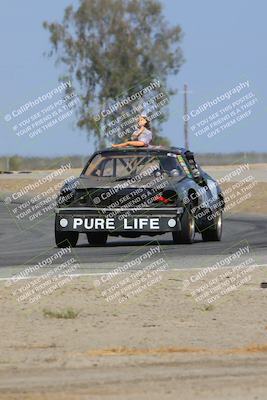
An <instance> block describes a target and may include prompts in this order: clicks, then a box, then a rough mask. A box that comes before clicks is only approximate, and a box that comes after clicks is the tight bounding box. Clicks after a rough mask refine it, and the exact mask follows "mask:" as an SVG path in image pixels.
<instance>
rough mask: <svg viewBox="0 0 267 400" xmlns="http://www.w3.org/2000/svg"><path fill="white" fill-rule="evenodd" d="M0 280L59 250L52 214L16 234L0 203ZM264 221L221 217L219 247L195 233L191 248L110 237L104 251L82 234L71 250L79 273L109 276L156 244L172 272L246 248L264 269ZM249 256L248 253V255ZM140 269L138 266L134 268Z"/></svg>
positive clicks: (157, 239) (161, 239)
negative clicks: (237, 248)
mask: <svg viewBox="0 0 267 400" xmlns="http://www.w3.org/2000/svg"><path fill="white" fill-rule="evenodd" d="M0 223H1V229H0V278H6V277H9V276H11V274H14V273H15V272H18V271H20V270H21V269H24V268H25V267H26V266H27V265H35V264H36V263H37V262H38V261H40V260H43V259H44V258H45V257H47V256H49V255H50V254H54V253H55V252H56V251H58V249H57V248H56V247H55V244H54V215H50V216H49V217H48V218H47V219H46V220H43V221H41V222H40V223H38V224H36V225H35V226H34V227H32V228H31V229H30V230H24V231H23V230H19V229H18V227H17V225H16V224H15V223H14V220H13V219H12V217H11V216H10V215H9V213H8V210H7V207H6V206H5V205H4V204H3V203H0ZM266 237H267V217H261V216H251V215H248V216H244V215H234V216H229V217H227V218H225V220H224V233H223V239H222V241H221V242H206V243H205V242H203V241H202V240H201V237H200V235H199V234H197V235H196V237H195V243H194V244H192V245H174V244H173V243H172V240H171V235H169V234H166V235H162V236H154V237H153V238H151V237H148V236H143V237H140V238H137V239H126V238H120V237H119V238H109V239H108V242H107V245H106V246H104V247H93V246H90V245H88V243H87V239H86V236H85V235H83V234H82V235H80V238H79V242H78V245H77V247H76V248H75V249H73V253H74V254H75V256H76V258H77V260H78V261H79V265H80V267H79V270H77V272H78V273H82V274H88V273H98V272H100V273H102V272H108V271H110V270H112V269H113V268H116V266H117V265H120V264H121V263H123V262H124V263H125V260H127V259H129V258H130V257H131V254H135V253H136V252H137V251H139V250H140V249H142V248H144V247H150V246H152V245H153V246H155V245H159V246H160V248H161V250H162V252H163V253H164V257H165V258H166V260H167V262H168V266H169V267H170V268H172V269H184V268H190V267H191V268H192V267H195V268H196V267H197V268H202V267H206V266H209V265H212V264H213V263H215V262H216V261H217V260H218V258H222V257H225V256H226V255H227V254H231V253H233V248H234V247H238V246H244V245H246V244H247V245H249V247H250V252H251V253H252V257H253V259H254V260H255V263H256V264H258V265H265V264H267V241H266ZM250 255H251V254H250ZM136 269H138V266H137V267H136Z"/></svg>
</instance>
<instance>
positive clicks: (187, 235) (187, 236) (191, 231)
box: [172, 209, 196, 244]
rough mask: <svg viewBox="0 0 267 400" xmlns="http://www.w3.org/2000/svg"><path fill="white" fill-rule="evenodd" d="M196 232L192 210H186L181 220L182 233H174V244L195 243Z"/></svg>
mask: <svg viewBox="0 0 267 400" xmlns="http://www.w3.org/2000/svg"><path fill="white" fill-rule="evenodd" d="M195 230H196V227H195V218H194V216H193V215H192V213H191V209H186V210H185V211H184V213H183V216H182V218H181V231H176V232H172V239H173V243H174V244H180V243H187V244H191V243H193V242H194V237H195Z"/></svg>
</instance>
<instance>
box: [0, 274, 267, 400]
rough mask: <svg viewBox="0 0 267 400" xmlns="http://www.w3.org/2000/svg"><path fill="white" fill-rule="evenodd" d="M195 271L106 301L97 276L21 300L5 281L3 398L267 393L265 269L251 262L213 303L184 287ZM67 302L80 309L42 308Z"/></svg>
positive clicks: (166, 277) (1, 365)
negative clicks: (243, 276)
mask: <svg viewBox="0 0 267 400" xmlns="http://www.w3.org/2000/svg"><path fill="white" fill-rule="evenodd" d="M195 273H196V270H191V271H190V270H188V271H186V272H185V271H178V272H173V271H172V272H171V271H167V272H166V271H165V272H163V275H162V279H161V280H160V281H159V282H158V283H157V284H156V285H154V286H153V287H152V288H150V289H147V290H145V291H144V292H143V293H142V294H141V295H139V296H137V297H134V298H131V299H128V301H126V302H125V303H124V304H111V303H108V302H107V301H106V300H105V299H104V298H103V296H102V294H101V291H100V290H98V289H96V288H95V287H94V284H93V278H91V277H86V278H75V279H73V280H72V281H71V283H69V284H67V285H65V286H64V287H63V288H62V289H58V290H56V291H55V292H54V293H53V294H51V295H49V296H46V297H43V298H42V299H41V300H40V301H39V302H38V303H36V304H33V305H29V304H18V303H17V301H16V299H15V297H14V296H13V295H12V292H11V288H10V287H5V285H4V282H3V281H2V282H1V286H0V287H1V291H0V293H1V314H0V324H1V331H2V335H1V341H0V354H1V361H0V392H1V394H0V399H33V398H34V399H48V398H49V399H52V400H53V399H76V398H77V399H87V398H89V397H88V395H91V396H93V397H90V398H103V397H105V398H109V399H113V398H114V399H115V398H116V399H118V398H121V399H132V398H133V399H134V398H139V399H143V398H147V397H146V395H147V394H148V393H149V394H150V396H151V397H150V398H152V397H153V398H156V399H157V398H162V396H164V398H167V399H168V398H171V399H176V398H177V391H179V393H180V394H181V395H183V397H182V398H183V399H191V398H192V399H193V398H195V397H194V396H195V395H196V393H198V399H204V398H205V399H214V398H215V397H214V396H215V394H216V395H218V394H220V397H216V398H222V399H226V398H235V399H239V398H240V399H241V398H242V399H244V398H245V399H246V398H248V399H250V398H254V397H246V396H247V393H248V390H250V391H251V393H253V395H255V396H256V395H258V396H259V397H258V398H264V397H261V396H262V395H263V394H264V391H265V393H266V386H267V383H266V379H263V377H264V375H265V376H266V373H267V317H266V313H265V310H266V307H267V289H260V288H259V285H260V282H262V281H263V280H267V276H266V272H265V271H264V269H262V268H257V269H255V270H253V272H252V274H251V280H250V281H249V282H248V283H247V284H244V285H242V286H241V287H240V288H239V289H238V290H235V291H233V292H230V293H228V294H226V295H224V296H222V297H221V298H220V299H219V300H216V301H215V302H214V303H213V304H212V306H207V305H205V304H204V303H203V302H202V303H197V302H196V300H195V299H194V298H193V296H192V292H191V291H190V290H191V289H192V290H193V289H194V285H193V286H192V288H190V290H182V286H183V282H184V281H185V280H189V279H190V277H191V276H192V274H195ZM206 281H207V278H203V280H202V282H198V284H197V285H199V284H200V283H201V284H204V283H205V282H206ZM67 308H71V309H72V310H74V311H77V312H78V315H77V317H76V318H74V319H60V318H50V317H47V316H45V315H44V313H43V310H44V309H48V310H51V311H62V310H65V309H67ZM233 393H234V397H229V396H233ZM255 398H256V397H255Z"/></svg>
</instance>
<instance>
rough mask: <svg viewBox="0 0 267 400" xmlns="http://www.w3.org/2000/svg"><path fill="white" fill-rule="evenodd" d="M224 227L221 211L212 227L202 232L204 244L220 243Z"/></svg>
mask: <svg viewBox="0 0 267 400" xmlns="http://www.w3.org/2000/svg"><path fill="white" fill-rule="evenodd" d="M222 226H223V220H222V212H221V211H220V212H219V213H218V215H216V217H215V218H214V220H213V222H211V226H209V227H208V228H207V229H205V230H204V231H203V232H202V239H203V240H204V242H219V241H220V240H221V238H222Z"/></svg>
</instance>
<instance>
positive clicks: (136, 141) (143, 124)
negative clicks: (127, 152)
mask: <svg viewBox="0 0 267 400" xmlns="http://www.w3.org/2000/svg"><path fill="white" fill-rule="evenodd" d="M138 128H139V129H138V130H137V131H135V132H134V133H133V134H132V136H131V139H132V140H129V141H127V142H124V143H118V144H113V145H112V147H127V146H134V147H147V146H148V145H149V144H150V143H151V141H152V132H151V130H150V123H149V120H148V118H147V116H146V115H145V114H141V115H140V117H139V118H138Z"/></svg>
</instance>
